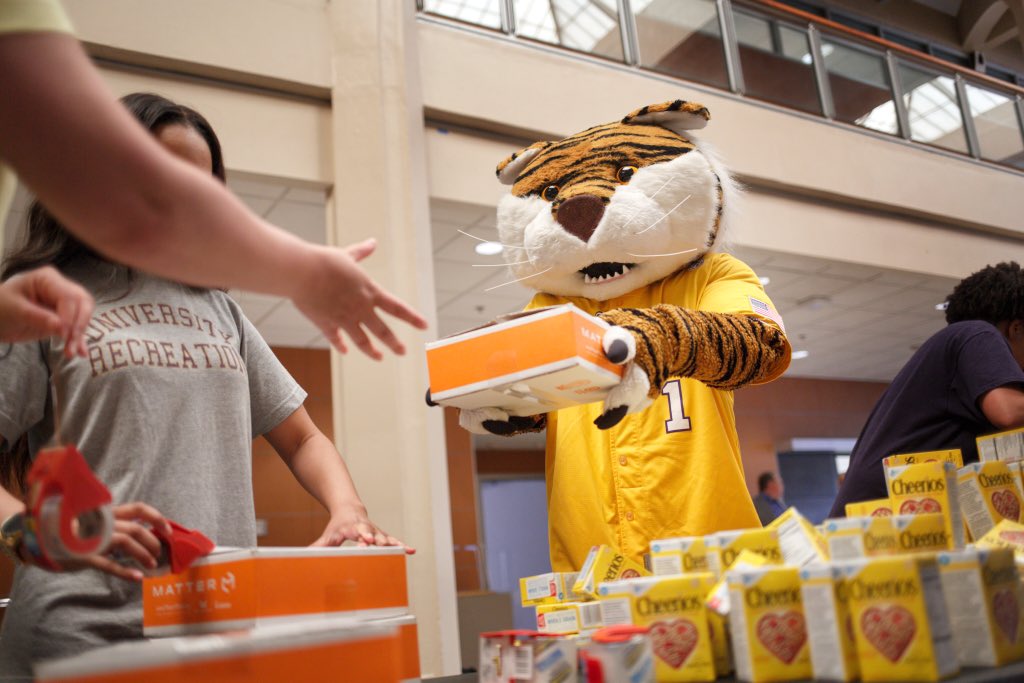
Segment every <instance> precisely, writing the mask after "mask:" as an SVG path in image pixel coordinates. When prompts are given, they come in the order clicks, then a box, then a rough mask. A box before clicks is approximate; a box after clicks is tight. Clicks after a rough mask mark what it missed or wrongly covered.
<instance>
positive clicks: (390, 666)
mask: <svg viewBox="0 0 1024 683" xmlns="http://www.w3.org/2000/svg"><path fill="white" fill-rule="evenodd" d="M400 638H401V636H400V635H399V632H398V629H397V628H396V627H395V626H394V625H383V624H371V623H364V622H359V621H356V620H353V619H345V618H333V619H324V620H321V621H316V622H302V623H290V624H274V625H272V626H267V627H264V628H260V629H256V630H253V631H238V632H233V633H230V634H217V635H205V636H183V637H177V638H160V639H157V640H138V641H132V642H126V643H121V644H118V645H113V646H110V647H103V648H98V649H95V650H90V651H89V652H86V653H84V654H81V655H77V656H74V657H69V658H66V659H57V660H49V661H46V662H43V663H41V664H38V665H36V667H35V680H36V681H39V682H40V683H138V682H139V681H146V683H180V682H181V681H188V682H189V683H252V682H253V681H316V680H322V679H323V676H324V672H330V671H338V672H344V678H345V680H351V681H360V683H398V682H399V681H406V680H417V679H418V678H419V676H418V673H417V674H416V675H415V676H411V677H410V676H407V675H404V674H403V673H402V672H401V666H402V657H401V654H400V648H401V644H400Z"/></svg>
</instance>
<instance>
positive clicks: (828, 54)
mask: <svg viewBox="0 0 1024 683" xmlns="http://www.w3.org/2000/svg"><path fill="white" fill-rule="evenodd" d="M821 56H822V57H823V58H824V59H825V70H826V71H827V72H828V82H829V85H830V86H831V89H832V102H833V105H834V106H835V111H836V120H838V121H845V122H846V123H855V124H857V125H858V126H863V127H865V128H870V129H872V130H877V131H881V132H883V133H890V134H892V135H896V134H897V133H899V123H898V122H897V120H896V105H895V104H894V103H893V101H892V89H891V88H890V87H889V76H888V73H887V72H886V68H885V58H884V57H883V56H882V54H881V53H879V52H875V51H874V50H868V49H866V48H861V47H854V46H852V45H847V44H845V43H840V42H838V41H835V40H832V39H830V38H828V37H826V36H822V40H821Z"/></svg>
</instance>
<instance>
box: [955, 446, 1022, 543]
mask: <svg viewBox="0 0 1024 683" xmlns="http://www.w3.org/2000/svg"><path fill="white" fill-rule="evenodd" d="M957 491H958V492H959V495H960V509H961V510H962V511H963V515H964V522H965V523H966V524H967V528H968V530H969V531H970V532H971V537H972V538H981V537H982V536H984V535H985V534H987V533H988V532H989V531H991V530H992V527H994V526H995V525H996V524H998V523H999V522H1001V521H1002V520H1004V519H1008V520H1010V521H1011V522H1018V523H1019V522H1020V521H1021V511H1022V501H1021V492H1020V487H1019V485H1018V479H1017V477H1016V476H1014V473H1013V472H1011V471H1010V468H1009V467H1008V466H1007V463H1005V462H1002V461H999V460H990V461H988V462H976V463H972V464H970V465H967V466H966V467H962V468H961V469H960V471H959V472H958V473H957Z"/></svg>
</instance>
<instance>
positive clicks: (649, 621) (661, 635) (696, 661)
mask: <svg viewBox="0 0 1024 683" xmlns="http://www.w3.org/2000/svg"><path fill="white" fill-rule="evenodd" d="M712 580H713V579H712V576H711V574H709V573H707V572H705V573H701V574H682V575H678V576H651V577H646V578H640V579H626V580H623V581H609V582H607V583H602V584H601V588H600V599H601V602H600V605H601V619H602V620H603V621H604V623H605V625H606V626H617V625H626V624H632V625H634V626H646V627H647V628H648V629H649V632H650V638H651V645H652V647H653V650H654V675H655V678H656V679H657V680H658V681H713V680H715V658H714V651H713V648H712V645H711V631H710V630H709V627H708V613H707V607H705V605H704V596H705V595H706V593H707V591H708V588H709V587H710V585H711V582H712Z"/></svg>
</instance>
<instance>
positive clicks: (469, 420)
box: [459, 408, 548, 436]
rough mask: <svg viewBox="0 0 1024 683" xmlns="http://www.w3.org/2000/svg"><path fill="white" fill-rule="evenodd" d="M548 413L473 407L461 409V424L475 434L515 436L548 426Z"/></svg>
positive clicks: (538, 430) (541, 429)
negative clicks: (516, 412) (539, 413)
mask: <svg viewBox="0 0 1024 683" xmlns="http://www.w3.org/2000/svg"><path fill="white" fill-rule="evenodd" d="M547 421H548V419H547V415H526V416H520V415H510V414H509V413H508V411H506V410H502V409H501V408H473V409H466V410H460V411H459V426H460V427H462V428H463V429H465V430H466V431H468V432H472V433H474V434H497V435H498V436H515V435H516V434H525V433H527V432H540V431H543V430H544V428H545V427H546V426H547Z"/></svg>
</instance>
